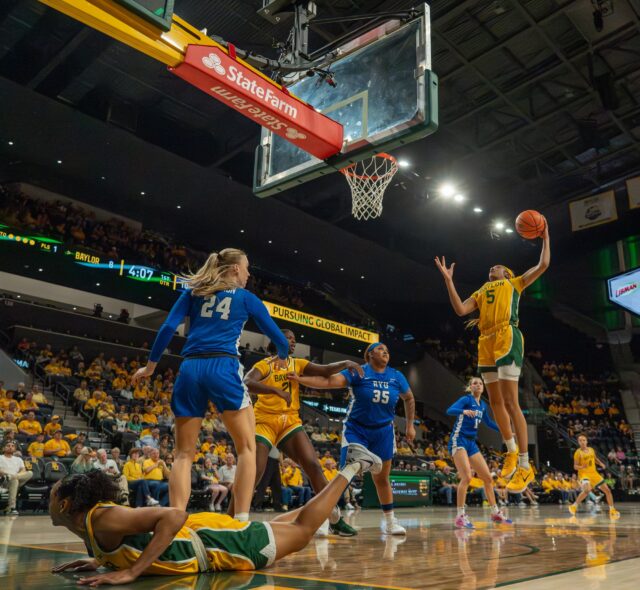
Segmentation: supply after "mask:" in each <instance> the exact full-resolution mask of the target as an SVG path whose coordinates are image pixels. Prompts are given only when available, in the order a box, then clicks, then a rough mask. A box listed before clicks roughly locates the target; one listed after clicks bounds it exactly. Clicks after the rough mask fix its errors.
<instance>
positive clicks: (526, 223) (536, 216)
mask: <svg viewBox="0 0 640 590" xmlns="http://www.w3.org/2000/svg"><path fill="white" fill-rule="evenodd" d="M545 227H546V221H545V219H544V217H543V216H542V215H540V213H538V212H537V211H533V210H532V209H528V210H527V211H523V212H522V213H520V215H518V217H517V218H516V231H517V232H518V233H519V234H520V235H521V236H522V237H523V238H525V239H527V240H535V239H536V238H539V237H540V236H541V235H542V234H543V232H544V230H545Z"/></svg>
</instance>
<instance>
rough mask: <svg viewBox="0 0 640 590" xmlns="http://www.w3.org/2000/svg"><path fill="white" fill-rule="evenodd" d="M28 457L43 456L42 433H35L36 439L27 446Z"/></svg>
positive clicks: (38, 457)
mask: <svg viewBox="0 0 640 590" xmlns="http://www.w3.org/2000/svg"><path fill="white" fill-rule="evenodd" d="M27 453H28V455H29V457H32V458H33V459H42V458H43V457H44V433H43V432H40V433H38V434H36V439H35V440H34V441H33V442H32V443H31V444H30V445H29V446H28V447H27Z"/></svg>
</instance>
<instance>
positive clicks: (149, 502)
mask: <svg viewBox="0 0 640 590" xmlns="http://www.w3.org/2000/svg"><path fill="white" fill-rule="evenodd" d="M145 503H146V505H147V506H157V505H158V504H160V502H158V500H156V499H155V498H147V501H146V502H145Z"/></svg>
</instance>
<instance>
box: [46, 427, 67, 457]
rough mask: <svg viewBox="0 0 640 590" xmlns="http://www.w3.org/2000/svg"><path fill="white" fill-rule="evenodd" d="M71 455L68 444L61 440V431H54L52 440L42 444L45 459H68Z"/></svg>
mask: <svg viewBox="0 0 640 590" xmlns="http://www.w3.org/2000/svg"><path fill="white" fill-rule="evenodd" d="M69 455H71V447H70V446H69V443H68V442H67V441H66V440H64V438H62V430H56V431H55V432H54V433H53V438H51V439H49V440H48V441H47V442H46V443H44V456H45V457H53V456H55V457H68V456H69Z"/></svg>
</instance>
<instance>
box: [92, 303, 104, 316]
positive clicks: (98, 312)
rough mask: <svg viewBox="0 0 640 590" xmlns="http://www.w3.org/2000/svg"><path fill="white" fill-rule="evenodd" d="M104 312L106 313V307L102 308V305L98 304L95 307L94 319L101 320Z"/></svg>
mask: <svg viewBox="0 0 640 590" xmlns="http://www.w3.org/2000/svg"><path fill="white" fill-rule="evenodd" d="M103 311H104V307H102V305H101V304H100V303H96V304H95V305H94V306H93V317H94V318H101V317H102V312H103Z"/></svg>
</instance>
